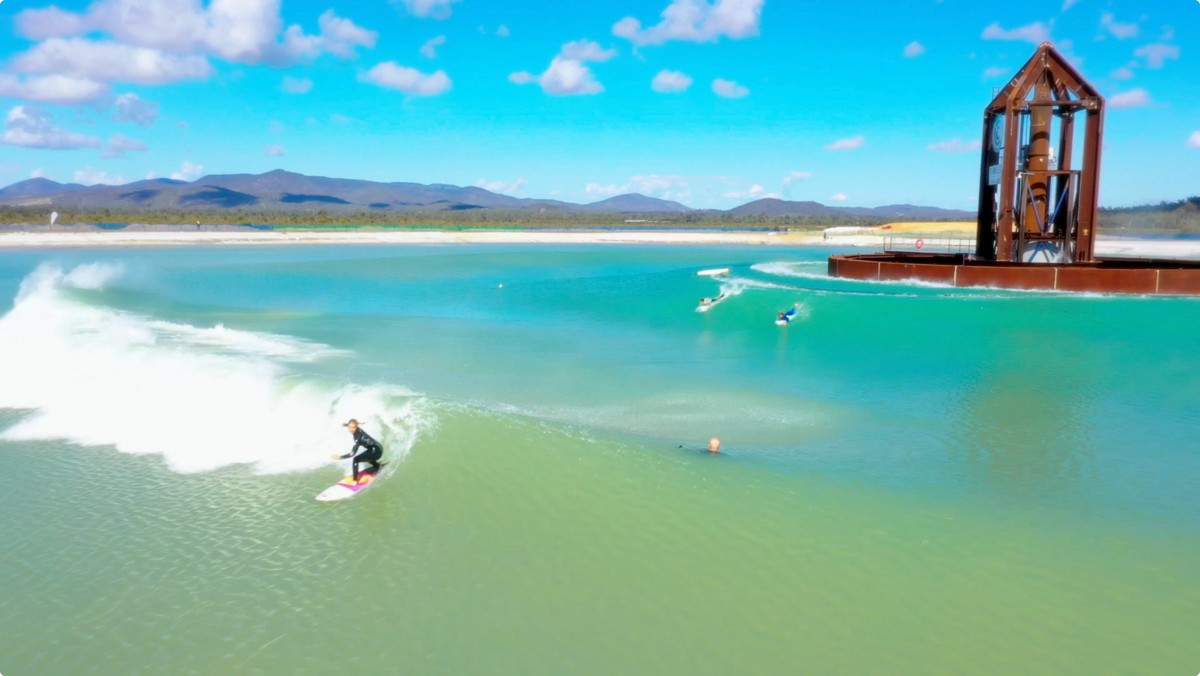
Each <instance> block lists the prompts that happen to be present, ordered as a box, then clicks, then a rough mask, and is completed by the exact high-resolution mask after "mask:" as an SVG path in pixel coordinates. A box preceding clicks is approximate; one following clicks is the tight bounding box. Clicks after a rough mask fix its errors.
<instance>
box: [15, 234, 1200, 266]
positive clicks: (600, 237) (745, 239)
mask: <svg viewBox="0 0 1200 676" xmlns="http://www.w3.org/2000/svg"><path fill="white" fill-rule="evenodd" d="M893 241H894V240H893ZM884 242H885V237H882V236H876V235H870V234H855V235H838V236H829V237H828V238H826V237H824V236H823V235H822V234H819V233H818V234H812V233H807V234H791V233H775V232H711V231H703V230H692V231H588V232H579V231H540V230H499V231H497V230H487V231H483V230H462V231H447V230H441V231H416V230H391V231H370V230H355V231H345V230H338V231H322V230H291V231H272V230H262V231H203V230H202V231H198V232H181V231H153V230H115V231H106V230H86V231H76V232H69V231H61V230H59V231H40V232H39V231H21V232H0V248H25V247H94V246H114V247H128V246H187V245H221V244H224V245H230V244H232V245H258V244H267V245H274V244H465V243H481V244H488V243H493V244H761V245H777V246H827V247H857V248H864V249H877V250H882V249H883V246H884ZM1096 253H1097V254H1098V255H1101V256H1123V257H1143V258H1191V259H1195V258H1200V241H1197V240H1187V241H1179V240H1151V239H1130V238H1124V237H1121V238H1106V237H1103V236H1101V237H1100V238H1099V239H1098V240H1097V242H1096Z"/></svg>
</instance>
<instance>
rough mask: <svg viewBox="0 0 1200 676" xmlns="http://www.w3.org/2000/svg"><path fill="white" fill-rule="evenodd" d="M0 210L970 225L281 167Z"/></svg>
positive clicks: (42, 189)
mask: <svg viewBox="0 0 1200 676" xmlns="http://www.w3.org/2000/svg"><path fill="white" fill-rule="evenodd" d="M0 206H7V207H15V208H21V209H47V210H51V209H53V210H59V211H68V210H78V211H97V210H104V209H110V210H113V211H143V210H145V211H150V210H155V211H193V210H225V209H245V210H249V211H277V212H285V211H326V212H331V213H339V212H344V213H351V212H361V211H374V210H378V211H425V212H428V211H466V210H472V209H492V210H502V211H530V212H539V213H547V212H549V213H554V212H560V213H615V214H686V213H692V212H694V213H706V214H713V213H717V214H720V213H726V214H729V215H731V216H734V217H739V218H741V217H757V216H765V217H772V216H817V217H820V216H865V217H872V218H886V219H891V218H906V219H947V220H949V219H959V220H971V219H974V218H975V214H974V212H970V211H963V210H958V209H941V208H938V207H921V206H914V205H907V204H902V205H889V206H883V207H873V208H865V207H831V206H825V205H823V204H820V203H818V202H792V201H787V200H781V199H773V198H767V199H760V200H756V201H754V202H750V203H748V204H743V205H741V206H739V207H736V208H734V209H730V210H728V211H725V212H721V211H714V210H706V211H699V210H694V209H690V208H688V207H687V206H684V205H683V204H680V203H678V202H672V201H670V200H664V199H658V198H655V197H647V196H646V195H639V194H636V193H631V194H627V195H617V196H615V197H610V198H608V199H605V200H601V201H599V202H593V203H591V204H574V203H571V202H563V201H559V200H549V199H530V198H521V197H512V196H509V195H502V194H499V193H495V192H491V191H489V190H484V189H483V188H479V187H473V186H468V187H460V186H455V185H444V184H436V183H435V184H431V185H423V184H420V183H379V182H376V181H363V180H356V179H344V178H325V177H321V176H305V175H303V174H296V173H292V172H288V171H283V170H275V171H270V172H267V173H265V174H225V175H212V176H205V177H203V178H199V179H196V180H195V181H190V182H189V181H179V180H174V179H168V178H156V179H147V180H144V181H137V182H134V183H129V184H126V185H119V186H115V185H93V186H83V185H79V184H77V183H66V184H64V183H57V182H55V181H52V180H49V179H46V178H31V179H28V180H25V181H21V182H19V183H15V184H13V185H10V186H8V187H7V188H3V189H0Z"/></svg>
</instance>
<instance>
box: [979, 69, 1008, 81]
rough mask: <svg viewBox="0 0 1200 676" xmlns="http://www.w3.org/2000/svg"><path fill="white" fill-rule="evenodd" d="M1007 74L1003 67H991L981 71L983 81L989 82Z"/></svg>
mask: <svg viewBox="0 0 1200 676" xmlns="http://www.w3.org/2000/svg"><path fill="white" fill-rule="evenodd" d="M1007 74H1008V69H1007V68H1005V67H1003V66H992V67H990V68H985V69H984V70H983V79H985V80H991V79H993V78H998V77H1000V76H1001V75H1007Z"/></svg>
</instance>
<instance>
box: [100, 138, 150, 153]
mask: <svg viewBox="0 0 1200 676" xmlns="http://www.w3.org/2000/svg"><path fill="white" fill-rule="evenodd" d="M147 150H150V147H149V146H147V145H146V144H145V143H142V142H140V141H135V140H133V139H131V138H127V137H126V136H124V135H122V134H113V135H112V136H110V137H108V147H107V148H105V149H104V152H102V153H100V157H120V156H122V155H124V154H125V153H130V152H138V153H144V152H146V151H147Z"/></svg>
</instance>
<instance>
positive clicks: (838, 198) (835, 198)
mask: <svg viewBox="0 0 1200 676" xmlns="http://www.w3.org/2000/svg"><path fill="white" fill-rule="evenodd" d="M829 199H831V200H833V201H834V202H845V201H846V200H848V199H850V198H849V197H847V196H846V193H844V192H839V193H838V194H836V195H832V196H830V198H829Z"/></svg>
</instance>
